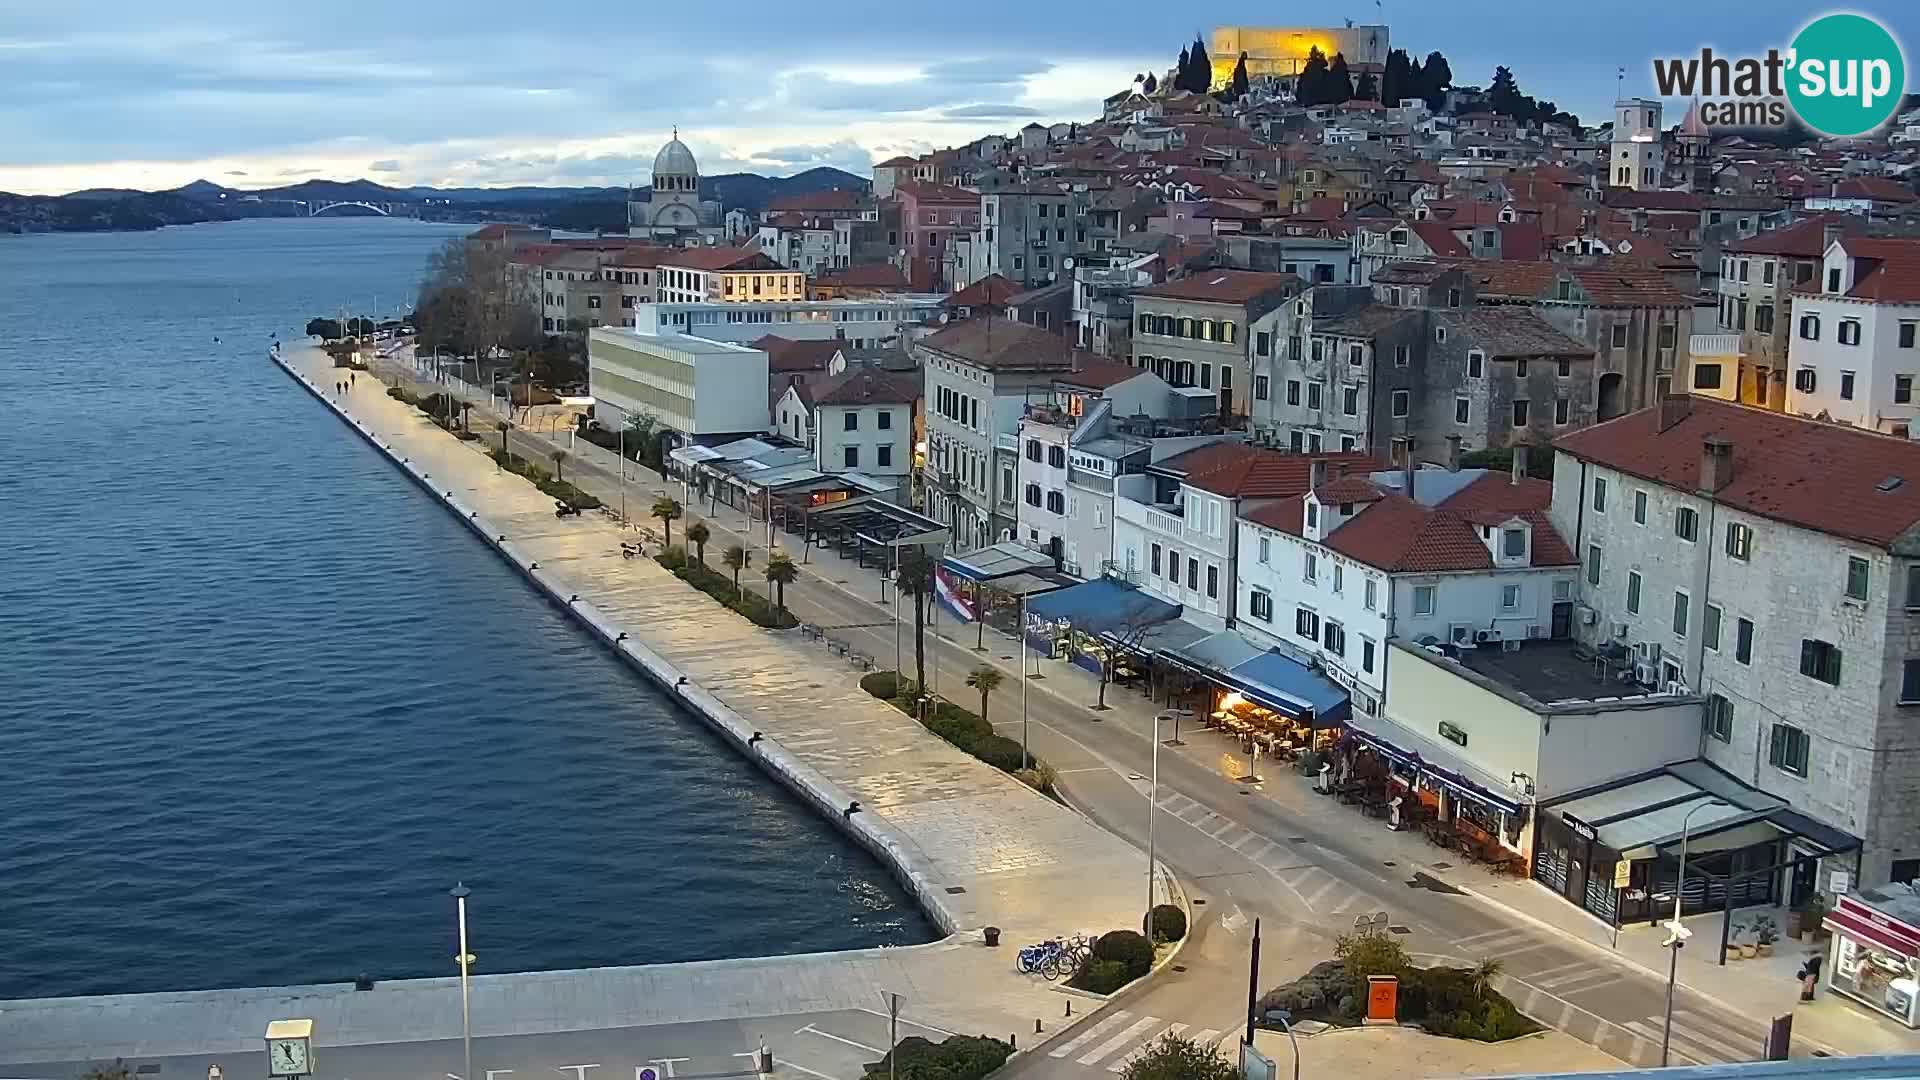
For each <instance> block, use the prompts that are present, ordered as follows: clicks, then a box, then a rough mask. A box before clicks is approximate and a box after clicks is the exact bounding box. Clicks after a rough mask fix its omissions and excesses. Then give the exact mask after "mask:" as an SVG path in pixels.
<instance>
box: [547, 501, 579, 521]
mask: <svg viewBox="0 0 1920 1080" xmlns="http://www.w3.org/2000/svg"><path fill="white" fill-rule="evenodd" d="M553 516H554V517H557V518H564V517H579V516H580V508H579V507H577V506H572V505H569V504H567V503H559V504H556V505H555V506H554V508H553Z"/></svg>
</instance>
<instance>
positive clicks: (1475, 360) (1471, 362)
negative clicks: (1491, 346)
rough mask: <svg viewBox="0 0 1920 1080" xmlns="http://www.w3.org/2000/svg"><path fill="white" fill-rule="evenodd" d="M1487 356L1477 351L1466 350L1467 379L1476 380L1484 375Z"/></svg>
mask: <svg viewBox="0 0 1920 1080" xmlns="http://www.w3.org/2000/svg"><path fill="white" fill-rule="evenodd" d="M1486 370H1487V354H1486V353H1483V352H1481V351H1480V350H1479V349H1469V350H1467V378H1469V379H1478V378H1480V377H1482V376H1483V375H1485V374H1486Z"/></svg>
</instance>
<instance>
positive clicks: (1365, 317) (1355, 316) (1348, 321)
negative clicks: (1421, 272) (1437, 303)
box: [1313, 304, 1421, 339]
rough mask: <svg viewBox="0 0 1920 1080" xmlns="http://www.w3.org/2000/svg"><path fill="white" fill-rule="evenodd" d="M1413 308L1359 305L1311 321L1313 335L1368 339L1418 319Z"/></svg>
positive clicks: (1416, 312)
mask: <svg viewBox="0 0 1920 1080" xmlns="http://www.w3.org/2000/svg"><path fill="white" fill-rule="evenodd" d="M1420 314H1421V313H1420V312H1419V311H1417V310H1415V309H1414V308H1404V307H1393V306H1391V305H1389V304H1360V305H1357V306H1354V307H1350V308H1348V309H1347V310H1345V311H1343V312H1341V313H1340V314H1338V315H1333V316H1329V317H1327V318H1316V319H1314V320H1313V332H1314V333H1315V334H1330V335H1332V336H1334V337H1350V338H1368V339H1371V338H1373V337H1375V336H1377V335H1379V334H1380V333H1381V332H1382V331H1384V330H1388V329H1390V328H1392V327H1393V326H1395V325H1397V324H1399V323H1402V322H1405V321H1406V320H1408V319H1415V318H1419V317H1420Z"/></svg>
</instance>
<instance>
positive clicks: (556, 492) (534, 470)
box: [475, 435, 606, 510]
mask: <svg viewBox="0 0 1920 1080" xmlns="http://www.w3.org/2000/svg"><path fill="white" fill-rule="evenodd" d="M478 437H479V436H477V435H476V436H475V438H478ZM487 456H488V457H490V458H492V459H493V460H494V463H495V464H496V465H499V466H500V467H501V468H503V469H505V470H507V471H508V472H510V473H518V474H519V475H521V476H524V477H526V478H527V479H528V480H529V481H531V482H532V483H533V486H534V487H537V488H539V489H540V490H541V492H542V493H544V494H547V495H550V496H552V497H553V498H554V499H555V500H556V501H558V502H563V503H566V504H567V505H568V506H571V507H573V508H574V509H576V510H598V509H600V508H601V507H602V506H605V505H606V504H605V503H603V502H601V501H600V500H599V499H598V498H597V497H595V496H593V495H589V494H587V493H586V492H584V491H582V490H580V489H579V488H577V487H574V486H573V485H572V484H570V483H568V482H567V481H565V480H555V479H553V476H552V474H551V473H549V472H547V470H546V467H545V466H542V465H539V464H537V463H535V462H531V461H528V460H527V459H526V458H523V457H521V456H520V455H519V454H511V453H506V452H504V451H502V450H501V449H500V448H499V447H497V446H496V447H494V448H493V449H491V450H489V451H487Z"/></svg>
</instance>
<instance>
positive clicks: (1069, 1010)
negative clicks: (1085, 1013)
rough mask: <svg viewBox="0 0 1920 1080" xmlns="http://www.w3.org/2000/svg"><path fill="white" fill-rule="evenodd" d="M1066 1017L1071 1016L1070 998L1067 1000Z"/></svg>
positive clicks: (1071, 1001)
mask: <svg viewBox="0 0 1920 1080" xmlns="http://www.w3.org/2000/svg"><path fill="white" fill-rule="evenodd" d="M1067 1015H1068V1016H1072V1015H1073V999H1072V998H1068V999H1067Z"/></svg>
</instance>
